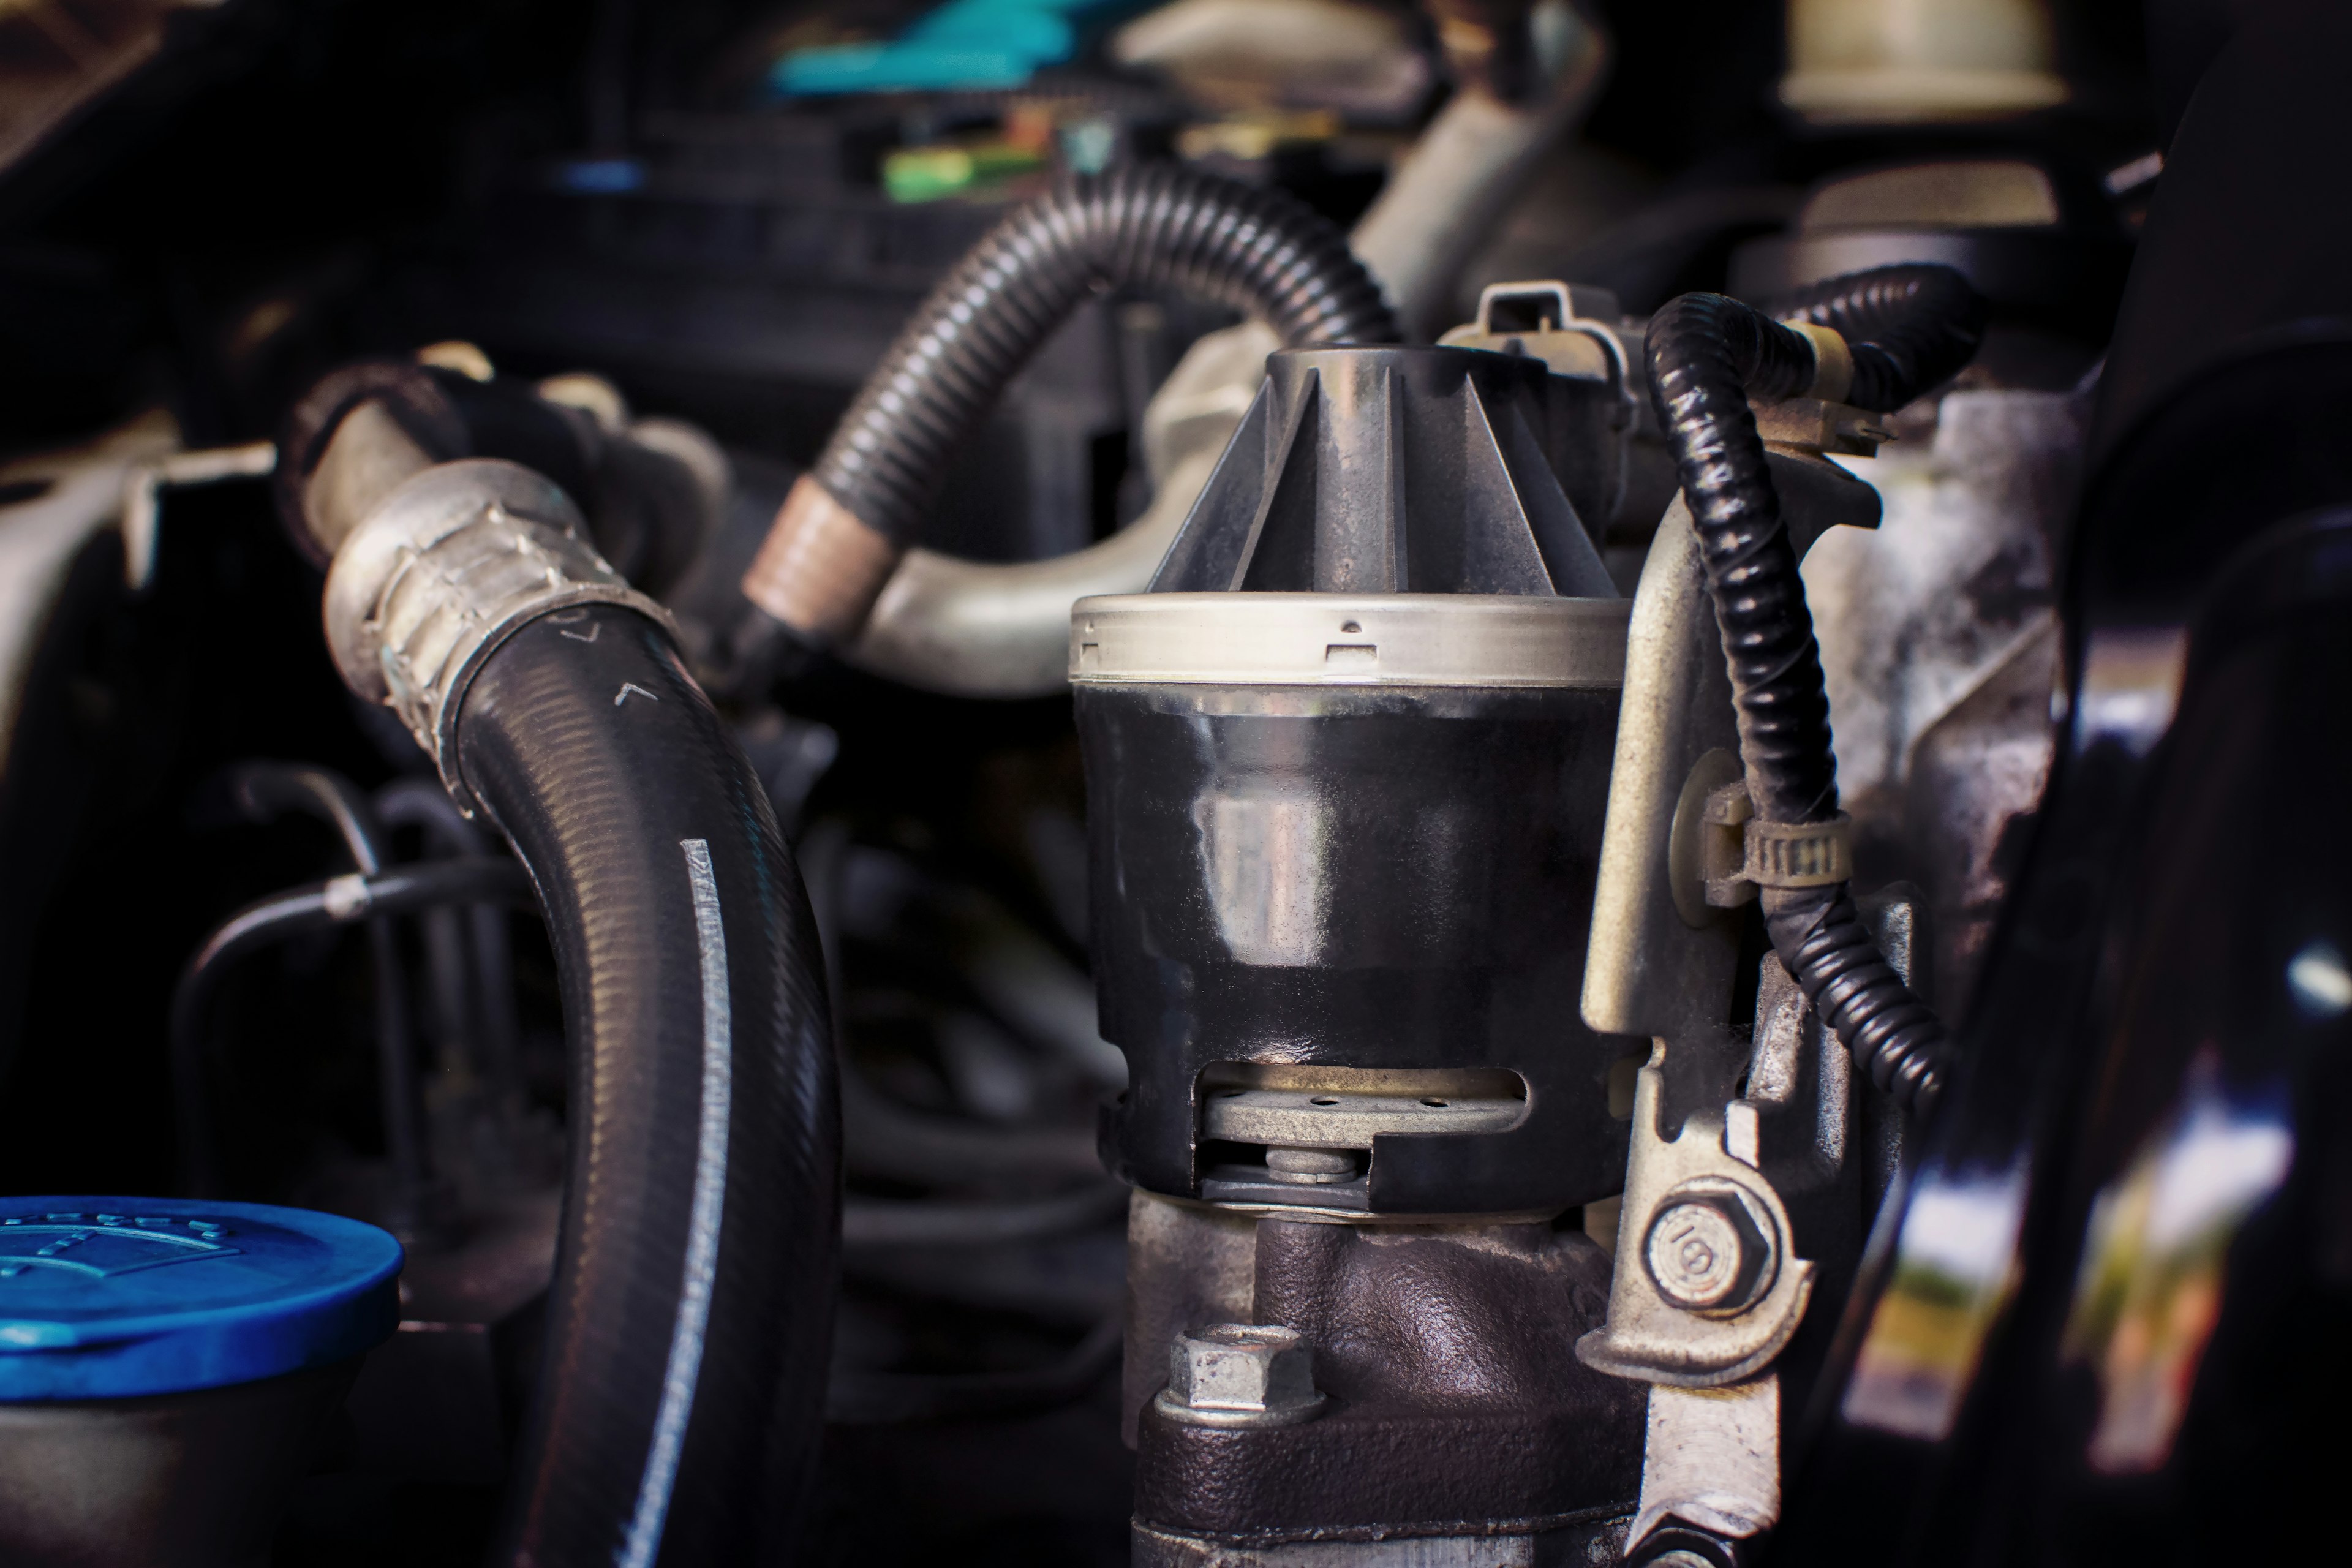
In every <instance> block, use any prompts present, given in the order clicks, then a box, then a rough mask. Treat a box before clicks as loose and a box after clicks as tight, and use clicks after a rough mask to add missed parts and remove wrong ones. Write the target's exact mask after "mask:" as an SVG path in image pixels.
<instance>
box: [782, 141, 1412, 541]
mask: <svg viewBox="0 0 2352 1568" xmlns="http://www.w3.org/2000/svg"><path fill="white" fill-rule="evenodd" d="M1118 284H1143V285H1148V286H1160V287H1167V288H1175V289H1183V290H1185V291H1187V292H1190V293H1194V294H1199V295H1202V296H1205V297H1206V298H1209V299H1212V300H1218V301H1220V302H1222V303H1225V304H1229V305H1233V306H1235V307H1237V308H1239V309H1242V310H1247V311H1249V312H1250V313H1252V314H1253V315H1255V316H1258V317H1261V318H1263V319H1264V320H1265V321H1266V323H1267V324H1268V325H1270V326H1272V327H1273V328H1274V330H1275V331H1276V332H1277V333H1279V334H1280V335H1281V337H1282V340H1283V342H1285V343H1287V344H1293V345H1296V344H1300V343H1386V342H1396V341H1397V340H1398V337H1399V332H1398V329H1397V323H1396V319H1395V317H1394V316H1393V315H1392V314H1391V311H1390V310H1389V307H1388V305H1387V303H1386V302H1385V301H1384V300H1382V299H1381V289H1380V285H1379V284H1378V283H1377V282H1375V281H1374V280H1373V279H1372V277H1371V275H1370V273H1368V272H1366V271H1365V270H1364V268H1363V267H1362V265H1361V264H1360V263H1359V262H1358V261H1357V260H1356V258H1355V257H1354V256H1353V255H1351V254H1350V253H1349V249H1348V237H1347V236H1346V235H1345V234H1344V233H1342V232H1341V231H1340V230H1339V228H1338V227H1336V226H1334V225H1332V224H1331V223H1329V222H1328V221H1327V220H1325V219H1324V218H1322V217H1321V216H1318V215H1317V214H1315V213H1313V212H1310V211H1309V210H1308V209H1307V208H1306V207H1305V206H1302V205H1299V204H1298V203H1297V201H1295V200H1293V199H1292V198H1291V197H1289V196H1287V195H1284V194H1283V193H1281V192H1279V191H1272V190H1264V189H1260V188H1258V187H1256V186H1252V185H1244V184H1240V183H1238V182H1237V181H1233V180H1225V179H1219V178H1217V177H1215V176H1213V175H1209V174H1197V173H1194V172H1193V171H1192V170H1189V169H1184V168H1181V167H1178V166H1175V165H1170V164H1144V165H1139V166H1136V167H1131V168H1125V169H1118V170H1114V171H1113V172H1111V173H1109V174H1103V175H1100V176H1095V177H1087V176H1080V177H1077V178H1075V179H1072V180H1070V181H1067V182H1066V183H1065V184H1062V185H1061V186H1060V187H1059V188H1057V189H1056V190H1055V191H1054V192H1053V193H1052V194H1050V195H1045V196H1042V197H1040V198H1038V199H1037V200H1036V201H1034V202H1032V203H1030V204H1029V205H1026V206H1024V207H1022V208H1021V209H1020V210H1019V211H1017V212H1015V213H1013V215H1012V216H1009V217H1007V218H1005V220H1004V221H1003V223H1001V224H999V225H998V226H996V228H995V229H994V230H993V231H992V232H991V233H990V234H989V235H988V237H986V238H984V239H982V241H981V242H980V244H979V245H978V246H976V247H973V249H972V251H971V254H970V255H968V256H966V257H965V258H964V259H963V260H962V261H961V263H960V264H959V265H958V266H957V267H956V268H955V270H954V271H953V272H951V273H950V274H949V275H948V277H947V279H945V280H944V281H943V282H941V283H940V285H939V287H938V288H937V289H933V290H932V292H931V296H930V298H929V299H928V300H925V301H924V302H923V305H922V308H921V309H920V310H918V311H917V312H916V315H915V318H914V320H913V321H910V322H908V325H907V328H906V330H905V331H902V332H901V333H900V334H899V336H898V341H897V342H894V343H892V344H891V345H890V349H889V352H888V353H886V354H885V355H884V356H883V359H882V363H881V365H880V366H879V368H877V370H876V371H875V373H874V374H873V375H871V376H870V377H868V378H867V380H866V385H865V388H864V390H862V391H861V392H860V393H859V394H858V395H857V401H856V403H854V404H852V405H850V409H849V412H848V414H846V415H845V416H843V418H842V421H841V425H840V427H839V428H838V429H836V430H835V432H834V436H833V439H832V441H831V442H829V443H828V444H827V445H826V447H825V449H824V454H823V455H822V456H821V457H819V458H817V462H816V467H815V468H814V470H813V472H814V477H815V479H816V481H817V482H818V483H819V484H821V485H822V486H824V489H825V490H826V491H827V492H829V493H830V494H831V495H832V497H833V499H834V500H836V501H839V502H840V503H841V504H842V505H843V506H845V507H846V508H847V509H848V510H851V511H852V512H855V513H856V515H857V517H858V518H859V519H860V520H861V521H864V522H865V523H866V525H867V526H868V527H870V528H872V529H874V530H875V531H877V532H879V533H882V534H885V535H887V536H888V537H889V538H891V539H893V540H895V541H897V542H899V543H901V544H904V543H908V542H912V541H913V539H914V538H915V535H916V531H917V529H918V527H919V524H920V522H921V521H922V519H923V518H924V516H925V515H926V514H928V513H929V510H930V507H931V502H932V500H933V499H934V497H935V496H936V495H937V493H938V489H939V486H940V479H941V476H942V475H943V474H944V473H945V471H946V468H947V465H948V460H949V458H950V457H952V456H953V455H954V453H955V450H956V448H957V447H960V446H961V445H962V443H963V442H964V441H965V440H966V439H967V438H968V437H971V435H972V434H973V433H974V432H975V431H977V430H978V429H979V427H980V426H981V423H982V421H983V420H984V419H986V418H987V416H988V413H989V410H990V409H992V407H994V406H995V405H996V400H997V398H998V396H999V395H1001V394H1002V393H1003V390H1004V387H1005V384H1006V383H1008V382H1009V381H1011V380H1012V379H1013V373H1014V372H1016V371H1018V370H1019V369H1020V368H1021V366H1022V365H1023V364H1024V363H1026V362H1027V360H1028V358H1029V356H1030V355H1031V354H1033V353H1035V352H1036V351H1037V349H1038V348H1039V347H1040V346H1041V345H1042V344H1043V343H1044V342H1045V340H1046V339H1047V338H1048V337H1050V336H1052V335H1053V333H1054V331H1055V329H1056V328H1058V327H1060V326H1061V325H1062V323H1063V322H1065V321H1067V320H1068V319H1069V317H1070V314H1071V312H1072V311H1074V310H1076V309H1077V307H1078V306H1079V305H1080V304H1081V303H1083V302H1084V301H1085V300H1087V297H1088V296H1090V295H1092V294H1094V293H1096V292H1097V290H1100V289H1106V288H1109V287H1112V286H1114V285H1118Z"/></svg>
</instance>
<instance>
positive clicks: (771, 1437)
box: [299, 432, 841, 1568]
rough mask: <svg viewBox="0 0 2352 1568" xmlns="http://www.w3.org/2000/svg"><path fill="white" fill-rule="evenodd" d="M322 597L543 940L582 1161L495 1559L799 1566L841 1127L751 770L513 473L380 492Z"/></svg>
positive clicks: (830, 1275) (704, 704) (802, 907)
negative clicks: (484, 821) (531, 901)
mask: <svg viewBox="0 0 2352 1568" xmlns="http://www.w3.org/2000/svg"><path fill="white" fill-rule="evenodd" d="M362 434H365V432H362ZM344 438H345V437H343V436H342V435H338V436H336V437H334V440H335V441H337V442H340V441H341V440H343V439H344ZM330 459H331V460H332V459H333V454H330ZM299 521H300V523H301V525H302V526H304V527H306V528H310V529H311V530H313V531H314V533H315V534H321V535H323V534H328V533H331V532H333V531H335V529H334V527H333V522H334V520H331V519H321V518H316V517H313V516H311V515H310V511H309V510H308V509H307V508H306V510H305V511H304V512H303V513H302V514H301V516H300V518H299ZM320 542H321V543H322V544H323V543H324V542H325V541H324V539H323V538H321V539H320ZM324 618H325V622H326V633H327V646H328V649H329V651H330V653H331V655H332V656H333V658H334V660H335V665H336V668H337V669H338V671H339V672H340V673H341V676H342V678H343V681H344V684H345V685H347V686H349V687H350V688H351V689H352V691H353V692H354V693H356V694H357V695H358V696H360V697H361V698H362V699H363V700H372V701H376V702H381V703H383V704H384V705H385V706H386V707H388V708H390V709H391V710H393V712H394V715H395V716H396V717H397V718H398V719H399V720H400V721H402V722H403V723H404V725H406V727H407V729H408V731H409V733H410V734H411V735H413V736H414V737H415V739H416V742H417V744H418V745H419V746H420V747H422V748H423V749H424V751H425V754H426V755H427V756H429V757H431V758H432V759H433V762H434V763H435V765H436V768H437V769H438V770H439V772H440V775H441V781H442V783H443V784H444V785H445V786H446V788H447V789H448V791H449V793H450V795H451V796H452V798H453V799H455V800H456V801H457V803H458V804H459V805H461V806H464V807H467V808H468V809H471V810H477V811H479V812H480V813H481V814H482V815H484V816H488V818H489V819H490V820H491V821H492V822H494V823H496V824H497V825H498V826H499V828H500V829H502V830H503V831H504V832H505V834H506V836H507V837H508V839H509V841H510V842H511V843H512V845H513V847H514V851H515V854H516V857H517V858H519V859H520V860H521V862H522V865H523V868H524V870H525V871H527V872H528V873H529V874H530V880H531V883H532V885H533V886H534V887H535V888H536V889H538V892H539V901H540V907H541V911H542V912H543V913H544V915H545V916H546V921H547V928H548V933H549V939H550V941H551V943H552V944H553V946H554V949H555V957H556V968H557V972H558V978H559V981H560V983H561V985H562V995H563V1014H564V1029H565V1034H566V1037H567V1043H568V1046H569V1056H570V1074H571V1087H570V1096H569V1102H568V1105H567V1108H566V1117H565V1120H566V1123H567V1126H568V1130H569V1134H570V1144H571V1156H570V1171H569V1173H568V1175H567V1178H566V1182H565V1187H564V1197H563V1218H562V1228H561V1230H560V1232H559V1234H558V1238H557V1248H556V1258H555V1278H554V1281H553V1283H552V1284H551V1287H550V1289H549V1292H548V1302H547V1312H546V1325H545V1329H544V1336H545V1345H544V1350H543V1352H542V1353H541V1363H540V1369H539V1378H538V1383H537V1388H536V1392H535V1394H533V1398H532V1406H531V1411H530V1415H529V1417H528V1418H527V1420H526V1423H525V1426H524V1432H523V1437H522V1443H521V1447H520V1448H519V1449H518V1451H517V1453H516V1456H515V1458H514V1461H513V1464H512V1466H511V1468H510V1470H509V1475H510V1479H509V1486H508V1493H507V1509H506V1516H505V1519H504V1521H503V1522H502V1524H501V1527H500V1533H499V1558H498V1561H499V1562H500V1563H509V1564H514V1565H516V1568H522V1565H524V1564H530V1565H532V1568H575V1565H577V1568H588V1565H592V1564H593V1568H608V1565H612V1564H618V1565H619V1568H651V1565H653V1564H656V1563H661V1564H667V1565H670V1568H678V1565H681V1564H688V1563H692V1564H705V1563H709V1564H718V1563H750V1562H772V1561H779V1560H782V1558H784V1557H786V1556H787V1555H789V1553H790V1552H791V1551H792V1549H793V1541H794V1540H795V1531H796V1529H797V1525H798V1516H799V1513H800V1509H801V1504H802V1501H803V1494H804V1492H805V1490H806V1487H807V1483H808V1481H809V1479H811V1477H812V1475H813V1472H814V1460H815V1452H816V1442H817V1436H818V1433H819V1431H820V1430H821V1423H822V1421H823V1418H824V1378H825V1369H826V1366H827V1363H828V1360H829V1356H830V1351H831V1340H832V1325H833V1304H834V1283H835V1275H836V1272H837V1268H838V1254H839V1232H840V1218H839V1215H840V1183H841V1131H840V1108H839V1105H838V1104H837V1102H836V1099H835V1081H834V1056H833V1036H832V1029H831V1026H830V1024H829V1023H828V1021H827V1018H826V1013H825V1001H824V959H823V956H822V954H821V952H820V950H819V948H818V944H817V936H816V927H815V922H814V920H813V918H812V917H811V915H810V913H809V908H808V900H807V899H806V897H805V895H804V894H803V891H802V889H801V885H800V878H799V876H798V874H797V872H795V870H794V869H793V859H792V855H791V852H790V851H789V850H788V849H787V848H786V847H785V846H784V841H783V837H782V834H781V833H779V831H778V830H777V826H776V818H775V814H774V812H773V811H772V809H771V807H770V805H769V802H768V795H767V792H766V790H765V789H764V788H763V787H762V785H761V782H760V777H759V774H758V773H756V772H754V771H753V769H752V767H751V763H750V762H749V761H748V760H747V759H746V758H745V757H744V755H743V752H742V751H741V749H740V747H739V746H738V745H737V744H736V742H735V741H734V739H733V737H732V735H731V732H730V731H729V730H728V728H727V726H726V725H725V723H724V722H723V721H721V720H720V719H719V715H718V713H717V712H716V711H714V710H712V708H711V706H710V703H709V700H707V699H706V698H705V697H704V696H703V694H702V692H701V690H700V689H698V687H697V686H696V685H695V684H694V682H693V680H692V679H689V678H688V675H687V672H686V669H685V667H684V666H683V665H682V664H681V663H680V662H679V660H678V656H677V647H676V643H675V640H674V639H675V637H676V635H677V634H676V631H675V629H674V627H673V626H672V624H671V622H670V620H669V616H668V614H667V611H665V610H664V609H663V608H662V607H661V606H660V605H657V604H656V603H655V602H653V601H652V600H650V599H648V598H646V596H645V595H642V594H640V593H638V592H637V591H636V590H635V589H633V588H632V587H630V586H629V584H627V582H626V581H625V580H624V579H623V578H622V577H621V576H620V575H619V574H617V573H615V572H614V570H613V568H612V565H611V563H609V562H607V561H605V560H604V557H603V556H601V555H600V554H598V553H597V552H596V550H595V549H594V547H593V545H592V544H591V543H590V542H589V540H588V531H587V523H586V521H585V520H584V519H583V517H582V516H581V514H580V509H579V508H578V507H577V506H576V505H575V504H574V503H573V502H572V498H571V497H569V496H568V495H566V494H565V493H564V492H563V491H562V489H561V488H559V487H558V486H556V485H554V484H551V483H550V482H549V480H548V479H546V477H545V476H543V475H541V474H537V473H533V472H532V471H530V469H528V468H523V467H521V466H520V465H518V464H515V463H510V462H505V461H500V460H497V459H488V458H466V459H461V460H458V461H455V462H448V463H441V464H437V465H434V466H430V467H427V468H423V469H422V470H419V471H416V472H413V473H411V474H409V475H407V477H405V478H402V479H397V481H396V482H395V483H394V484H393V486H392V487H391V488H390V489H388V490H386V491H384V492H383V493H381V494H379V495H378V496H376V497H374V498H373V503H372V504H370V505H369V506H368V507H367V510H366V511H365V513H364V515H363V517H362V520H361V521H359V522H358V523H356V524H355V525H352V527H350V528H349V529H348V530H342V531H341V537H340V538H339V540H338V541H337V542H335V544H334V550H333V563H332V564H331V566H330V568H329V570H328V573H327V584H326V603H325V617H324Z"/></svg>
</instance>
